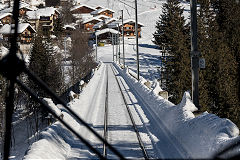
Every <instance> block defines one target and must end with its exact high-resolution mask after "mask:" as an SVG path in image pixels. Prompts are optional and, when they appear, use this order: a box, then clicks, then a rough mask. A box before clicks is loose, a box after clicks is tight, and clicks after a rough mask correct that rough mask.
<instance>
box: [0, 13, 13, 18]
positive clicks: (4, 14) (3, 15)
mask: <svg viewBox="0 0 240 160" xmlns="http://www.w3.org/2000/svg"><path fill="white" fill-rule="evenodd" d="M11 15H12V13H0V19H2V18H4V17H7V16H11Z"/></svg>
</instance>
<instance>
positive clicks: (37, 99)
mask: <svg viewBox="0 0 240 160" xmlns="http://www.w3.org/2000/svg"><path fill="white" fill-rule="evenodd" d="M16 83H17V84H18V85H19V86H20V87H21V88H22V89H23V90H24V91H25V92H26V93H28V94H29V95H31V96H32V97H33V98H34V99H35V100H36V101H37V102H38V103H40V104H41V105H42V106H43V107H44V108H45V109H47V110H48V112H49V113H51V114H52V115H53V116H54V117H55V118H56V119H57V120H59V121H60V122H61V123H62V124H63V125H64V126H65V127H66V128H67V129H69V130H70V131H71V132H72V133H73V134H74V135H75V136H77V137H78V138H79V139H80V140H81V141H82V142H83V143H84V144H85V145H87V147H88V148H89V149H91V150H92V151H93V152H94V153H96V154H97V156H98V157H99V158H100V159H105V158H104V157H103V156H102V154H101V153H100V152H99V151H97V150H96V149H95V148H94V147H92V145H91V144H90V143H88V141H87V140H85V139H84V138H83V137H82V136H81V135H80V134H78V133H77V132H76V131H75V130H74V129H72V127H71V126H69V125H68V124H67V123H66V122H65V121H64V120H62V119H61V118H60V117H58V116H57V115H56V114H55V113H54V112H53V111H52V110H51V109H50V107H49V106H48V105H47V104H46V103H44V102H43V101H42V100H41V99H39V98H38V96H37V95H36V94H35V93H33V92H32V91H31V90H30V89H29V88H28V87H27V86H25V85H24V84H23V83H22V82H21V81H20V80H16Z"/></svg>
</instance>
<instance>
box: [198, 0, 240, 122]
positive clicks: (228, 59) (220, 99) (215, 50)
mask: <svg viewBox="0 0 240 160" xmlns="http://www.w3.org/2000/svg"><path fill="white" fill-rule="evenodd" d="M210 2H214V3H210ZM229 6H231V5H230V3H229V2H226V1H225V2H224V1H210V0H201V1H200V9H199V19H198V22H199V23H198V29H199V32H198V35H199V46H200V50H201V53H202V55H203V57H204V58H205V59H206V69H205V70H204V71H202V72H200V104H201V106H202V110H208V111H209V112H212V113H215V114H217V115H219V116H220V117H224V118H229V119H231V120H232V121H234V122H235V123H237V124H240V123H239V122H240V121H239V118H238V112H239V100H238V99H239V97H238V95H239V89H238V87H237V86H238V78H237V77H239V76H238V75H239V74H238V71H237V66H238V65H237V62H238V61H237V58H236V54H235V52H234V49H233V48H236V46H235V45H237V44H236V43H235V44H234V45H233V42H232V41H231V38H230V37H234V36H233V35H231V34H228V31H227V30H229V29H227V28H229V26H228V25H229V24H231V23H230V22H229V21H231V22H232V21H233V20H232V18H233V19H234V17H231V16H233V15H234V13H232V14H231V16H230V14H229V13H226V11H224V10H226V8H228V9H227V12H231V11H230V8H229ZM224 12H225V13H224ZM220 17H222V18H220ZM230 17H231V18H230ZM226 22H227V23H228V25H226ZM234 23H237V22H234ZM234 23H232V24H234ZM224 25H226V26H224ZM230 28H231V27H230ZM238 28H239V27H238ZM232 29H233V28H231V29H230V30H232ZM235 30H236V29H235ZM230 33H231V31H230ZM236 33H237V32H236Z"/></svg>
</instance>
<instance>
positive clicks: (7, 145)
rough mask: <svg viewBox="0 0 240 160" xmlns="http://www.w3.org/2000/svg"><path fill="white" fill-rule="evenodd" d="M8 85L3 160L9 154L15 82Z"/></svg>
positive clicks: (12, 81) (11, 81)
mask: <svg viewBox="0 0 240 160" xmlns="http://www.w3.org/2000/svg"><path fill="white" fill-rule="evenodd" d="M8 83H9V85H8V88H7V89H8V93H7V94H8V95H7V97H6V129H5V135H4V136H5V137H4V160H7V159H8V157H9V154H10V147H11V146H10V144H11V131H12V115H13V110H14V92H15V89H14V85H15V81H14V80H13V79H11V80H10V81H9V82H8Z"/></svg>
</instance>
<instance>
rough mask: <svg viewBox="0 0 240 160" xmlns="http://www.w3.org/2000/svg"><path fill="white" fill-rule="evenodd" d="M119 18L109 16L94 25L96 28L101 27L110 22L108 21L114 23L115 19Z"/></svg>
mask: <svg viewBox="0 0 240 160" xmlns="http://www.w3.org/2000/svg"><path fill="white" fill-rule="evenodd" d="M116 20H117V19H116V18H109V17H108V19H104V21H105V22H104V21H101V22H98V23H97V24H95V25H94V26H93V28H94V29H99V28H101V27H102V26H103V24H108V23H112V22H113V21H116Z"/></svg>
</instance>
